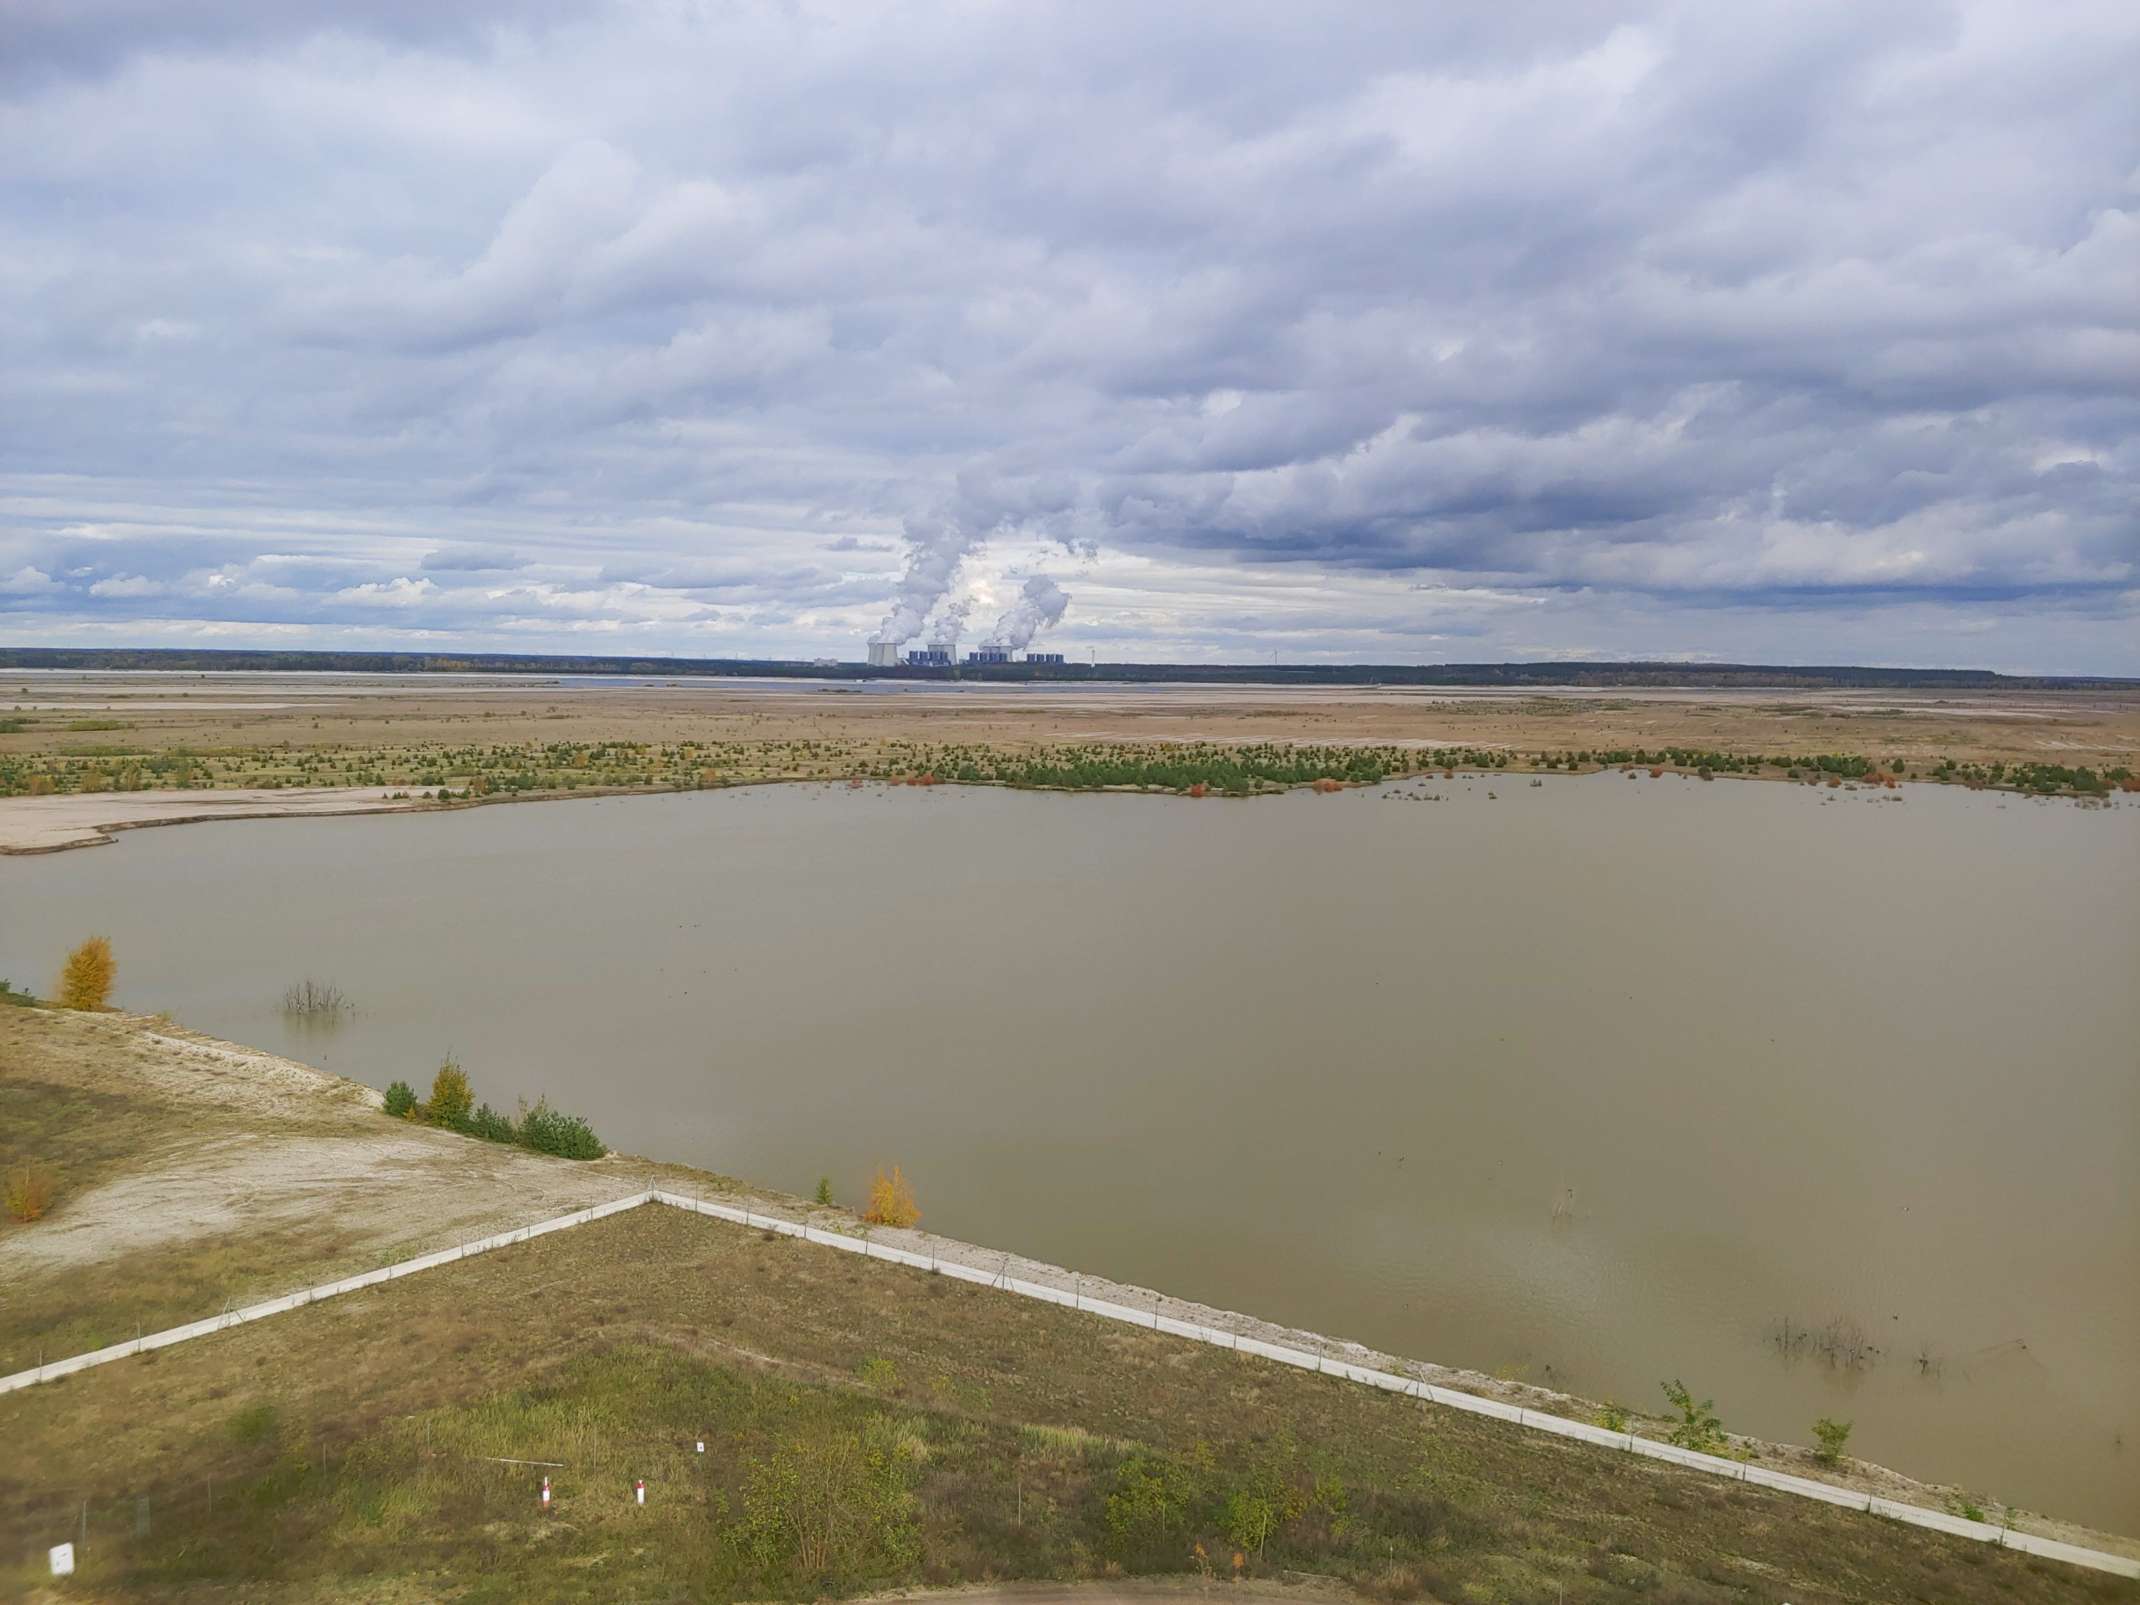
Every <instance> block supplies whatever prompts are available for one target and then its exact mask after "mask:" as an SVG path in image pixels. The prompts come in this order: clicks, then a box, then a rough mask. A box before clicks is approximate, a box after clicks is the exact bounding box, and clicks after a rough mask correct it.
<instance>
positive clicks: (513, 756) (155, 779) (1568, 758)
mask: <svg viewBox="0 0 2140 1605" xmlns="http://www.w3.org/2000/svg"><path fill="white" fill-rule="evenodd" d="M1456 769H1465V770H1487V771H1496V770H1518V771H1532V770H1538V771H1548V772H1550V771H1561V772H1566V773H1591V772H1596V771H1598V770H1602V769H1623V770H1632V771H1638V772H1639V771H1643V770H1647V771H1648V772H1649V773H1650V774H1651V775H1652V776H1660V775H1663V774H1664V773H1666V771H1667V770H1668V769H1669V770H1677V771H1680V772H1684V773H1688V774H1693V775H1696V776H1699V777H1701V778H1704V779H1707V778H1711V777H1713V776H1716V775H1739V776H1747V777H1758V778H1768V779H1795V780H1810V781H1814V782H1816V783H1829V782H1844V781H1848V782H1851V783H1861V784H1865V785H1872V786H1882V787H1891V786H1893V785H1895V784H1896V783H1898V782H1899V781H1900V780H1903V779H1910V780H1916V781H1924V782H1947V783H1952V784H1956V785H1963V786H1969V787H1972V788H1977V789H1982V788H1986V787H1993V788H2003V789H2008V790H2015V791H2024V792H2028V793H2032V794H2035V795H2042V796H2057V795H2064V796H2071V797H2080V798H2094V799H2100V798H2104V797H2107V796H2109V795H2110V794H2111V793H2112V792H2113V791H2120V790H2123V791H2134V790H2140V778H2136V777H2135V776H2134V774H2133V772H2132V770H2131V769H2130V768H2129V767H2128V766H2126V765H2123V764H2111V765H2106V766H2104V767H2102V768H2092V767H2088V766H2076V767H2068V766H2065V765H2061V764H2048V763H2041V762H2018V763H2005V762H1996V761H1995V762H1989V763H1974V762H1965V761H1958V760H1955V759H1953V758H1949V757H1943V756H1942V757H1931V758H1919V759H1915V760H1912V759H1910V758H1907V757H1901V756H1897V757H1891V758H1886V759H1882V758H1879V757H1875V756H1867V755H1864V754H1862V753H1851V752H1832V751H1831V752H1821V751H1810V752H1807V751H1802V752H1780V753H1779V752H1763V751H1755V750H1750V749H1731V748H1712V747H1697V746H1689V745H1680V744H1666V745H1660V746H1656V747H1650V746H1636V747H1620V746H1599V747H1585V746H1568V747H1537V748H1527V747H1517V746H1513V745H1511V746H1490V745H1475V746H1474V745H1463V744H1451V745H1449V746H1446V747H1438V748H1434V749H1431V750H1423V749H1421V748H1419V747H1417V746H1412V745H1404V744H1398V743H1387V744H1343V745H1332V744H1319V743H1315V742H1301V741H1255V742H1223V743H1222V742H1211V741H1163V742H1127V741H1109V742H1056V743H1049V744H1047V745H1037V744H1034V743H1031V742H1017V743H1010V742H1003V743H998V742H988V741H919V740H911V739H905V738H891V739H882V740H819V739H811V738H799V739H792V740H737V741H730V740H675V741H627V740H608V741H561V740H528V741H517V742H485V743H448V742H411V743H406V744H400V743H394V744H378V745H370V746H363V747H344V746H335V747H319V748H313V749H310V750H307V749H305V748H290V747H274V748H261V747H242V746H240V747H224V748H218V749H214V750H212V751H194V750H191V749H182V750H171V751H163V752H155V751H142V752H137V753H129V752H127V751H126V750H125V749H123V748H122V749H114V750H112V751H109V752H105V751H101V750H100V751H99V752H97V753H94V754H91V753H83V752H50V753H40V754H31V753H22V754H13V753H0V797H14V796H55V795H60V796H64V795H79V794H88V793H99V792H137V791H166V790H213V789H222V788H257V789H264V790H269V791H273V790H278V789H284V788H294V787H318V786H328V787H377V788H381V789H382V792H383V793H384V794H385V795H388V796H391V797H394V798H396V799H417V800H427V801H432V802H438V803H462V802H469V801H476V800H482V799H497V798H511V797H530V796H569V795H572V794H574V793H576V792H583V791H593V792H618V791H623V792H630V791H644V790H662V791H697V790H707V789H713V788H719V787H723V786H729V785H740V784H752V783H760V782H765V781H779V780H849V781H859V780H876V781H883V782H888V783H892V784H900V785H921V786H933V785H942V784H949V783H955V784H959V785H988V786H1009V787H1020V788H1045V789H1050V790H1059V791H1156V792H1167V793H1180V794H1186V795H1194V796H1199V797H1201V796H1207V795H1210V794H1212V793H1218V794H1221V795H1224V796H1229V797H1248V796H1257V795H1262V794H1266V793H1271V792H1277V791H1284V790H1288V789H1291V788H1293V787H1296V786H1306V787H1317V788H1319V789H1329V788H1332V787H1335V786H1350V785H1372V784H1375V783H1377V782H1379V781H1382V780H1385V779H1389V778H1392V777H1395V776H1401V775H1411V774H1424V773H1432V772H1435V771H1443V772H1448V771H1453V770H1456Z"/></svg>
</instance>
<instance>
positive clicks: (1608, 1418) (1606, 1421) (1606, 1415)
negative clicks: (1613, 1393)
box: [1597, 1399, 1627, 1432]
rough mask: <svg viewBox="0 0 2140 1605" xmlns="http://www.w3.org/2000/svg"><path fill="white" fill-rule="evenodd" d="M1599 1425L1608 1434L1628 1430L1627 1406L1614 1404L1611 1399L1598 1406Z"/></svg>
mask: <svg viewBox="0 0 2140 1605" xmlns="http://www.w3.org/2000/svg"><path fill="white" fill-rule="evenodd" d="M1597 1424H1598V1425H1599V1426H1601V1427H1603V1428H1604V1429H1605V1430H1606V1431H1607V1432H1625V1431H1626V1430H1627V1406H1626V1405H1624V1404H1614V1403H1613V1402H1612V1401H1611V1400H1610V1399H1607V1400H1606V1401H1605V1402H1604V1403H1603V1404H1601V1405H1599V1406H1598V1419H1597Z"/></svg>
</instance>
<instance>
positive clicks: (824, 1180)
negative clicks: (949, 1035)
mask: <svg viewBox="0 0 2140 1605" xmlns="http://www.w3.org/2000/svg"><path fill="white" fill-rule="evenodd" d="M6 986H7V983H6V982H4V981H0V990H5V988H6ZM817 1201H818V1202H819V1203H820V1204H829V1203H831V1202H832V1178H831V1177H830V1176H820V1177H818V1178H817Z"/></svg>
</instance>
